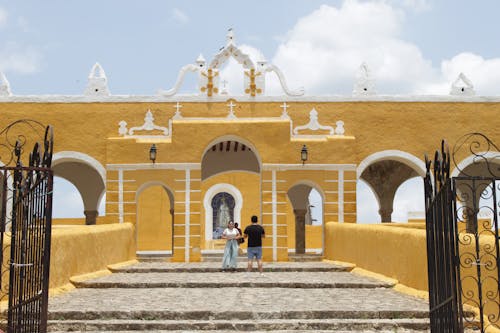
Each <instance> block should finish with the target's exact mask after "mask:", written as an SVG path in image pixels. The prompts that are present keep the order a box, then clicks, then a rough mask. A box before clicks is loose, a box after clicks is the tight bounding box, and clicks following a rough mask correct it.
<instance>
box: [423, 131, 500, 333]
mask: <svg viewBox="0 0 500 333" xmlns="http://www.w3.org/2000/svg"><path fill="white" fill-rule="evenodd" d="M466 157H468V158H469V159H470V163H469V164H467V165H461V164H459V163H457V162H456V159H459V158H462V159H463V158H466ZM452 161H453V163H454V166H455V167H454V169H455V174H456V177H451V175H450V168H451V162H452ZM426 167H427V174H426V177H425V180H424V183H425V206H426V207H425V208H426V231H427V259H428V262H427V263H428V279H429V306H430V321H431V331H432V332H439V333H442V332H463V331H464V329H473V330H479V331H481V332H485V331H486V329H487V328H488V327H495V328H500V294H499V291H500V288H499V281H500V275H499V274H500V272H499V269H498V268H499V266H500V265H499V260H500V256H499V237H498V220H499V211H500V201H499V198H498V196H499V193H500V153H499V150H498V147H497V146H495V145H494V144H493V142H491V141H490V140H489V139H488V138H487V137H486V136H484V135H482V134H480V133H471V134H468V135H466V136H464V137H462V138H461V139H459V140H458V142H457V144H456V145H455V146H454V149H453V152H452V154H450V152H449V148H448V146H447V144H446V142H445V141H443V142H442V145H441V150H440V151H436V154H435V156H434V160H433V161H430V160H429V159H428V158H427V156H426Z"/></svg>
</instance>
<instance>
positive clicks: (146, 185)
mask: <svg viewBox="0 0 500 333" xmlns="http://www.w3.org/2000/svg"><path fill="white" fill-rule="evenodd" d="M155 185H159V186H161V187H163V188H164V189H165V191H166V192H167V194H168V197H169V199H170V205H171V206H172V207H173V206H174V194H173V193H174V191H172V189H171V188H170V187H168V186H167V185H165V183H163V182H160V181H156V180H153V181H148V182H145V183H143V184H141V186H139V187H138V188H137V190H136V191H135V201H136V202H137V199H139V195H140V194H141V192H142V191H144V190H145V189H147V188H148V187H151V186H155Z"/></svg>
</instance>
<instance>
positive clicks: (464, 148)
mask: <svg viewBox="0 0 500 333" xmlns="http://www.w3.org/2000/svg"><path fill="white" fill-rule="evenodd" d="M464 155H472V164H481V163H484V164H485V165H486V169H487V170H488V173H489V175H490V176H491V177H500V167H499V165H500V149H499V148H498V146H497V145H495V143H493V141H491V140H490V139H489V138H488V137H487V136H486V135H484V134H482V133H469V134H466V135H464V136H462V137H461V138H460V139H458V140H457V143H456V144H455V146H454V147H453V163H454V164H455V166H456V168H457V169H458V171H460V174H461V175H463V176H466V177H471V176H472V174H470V173H468V172H466V170H465V167H462V166H461V165H460V163H457V161H456V160H455V158H458V157H461V156H464Z"/></svg>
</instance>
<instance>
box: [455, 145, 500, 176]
mask: <svg viewBox="0 0 500 333" xmlns="http://www.w3.org/2000/svg"><path fill="white" fill-rule="evenodd" d="M499 156H500V155H499V154H498V153H495V152H491V151H488V152H481V153H477V154H475V155H474V154H471V155H469V156H468V157H466V158H464V159H463V160H462V161H460V162H459V163H458V164H457V165H456V166H455V168H453V171H451V172H450V177H458V176H459V175H460V173H461V172H462V171H463V170H465V169H466V168H467V167H468V166H471V165H473V164H480V163H486V161H488V162H489V163H493V164H500V157H499ZM478 158H480V161H478Z"/></svg>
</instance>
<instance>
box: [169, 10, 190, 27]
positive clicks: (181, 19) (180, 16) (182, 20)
mask: <svg viewBox="0 0 500 333" xmlns="http://www.w3.org/2000/svg"><path fill="white" fill-rule="evenodd" d="M172 18H173V19H174V21H175V22H177V23H179V24H186V23H188V22H189V17H188V16H187V15H186V13H184V12H183V11H182V10H180V9H178V8H174V9H173V10H172Z"/></svg>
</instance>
